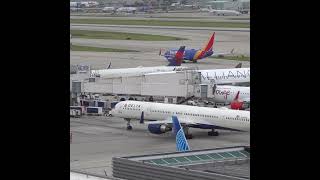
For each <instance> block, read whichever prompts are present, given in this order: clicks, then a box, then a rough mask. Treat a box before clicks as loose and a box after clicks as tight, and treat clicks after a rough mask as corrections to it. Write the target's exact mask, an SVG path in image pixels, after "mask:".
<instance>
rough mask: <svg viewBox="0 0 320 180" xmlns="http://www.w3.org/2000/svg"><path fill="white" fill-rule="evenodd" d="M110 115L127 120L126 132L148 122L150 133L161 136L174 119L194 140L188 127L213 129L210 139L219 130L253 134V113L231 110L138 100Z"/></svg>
mask: <svg viewBox="0 0 320 180" xmlns="http://www.w3.org/2000/svg"><path fill="white" fill-rule="evenodd" d="M111 114H112V115H113V116H116V117H120V118H124V120H126V121H127V129H128V130H131V129H132V126H131V124H130V121H131V120H132V119H140V123H144V120H150V121H152V122H148V123H147V124H148V130H149V131H150V132H151V133H153V134H162V133H165V132H168V131H171V130H172V121H171V119H170V118H171V117H172V116H177V118H179V119H180V123H181V124H182V126H183V128H184V130H185V133H186V136H187V138H188V139H191V138H192V134H190V133H189V132H188V130H189V128H190V127H191V128H200V129H211V131H210V132H208V135H209V136H218V135H219V133H218V132H217V131H215V130H216V129H222V130H231V131H250V112H249V111H241V110H231V109H219V108H208V107H196V106H187V105H176V104H163V103H153V102H139V101H121V102H119V103H117V104H116V106H115V109H113V110H112V112H111Z"/></svg>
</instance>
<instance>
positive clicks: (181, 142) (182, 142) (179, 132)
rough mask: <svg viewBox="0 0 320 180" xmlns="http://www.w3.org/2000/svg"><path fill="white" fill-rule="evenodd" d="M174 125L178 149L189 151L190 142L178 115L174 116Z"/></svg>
mask: <svg viewBox="0 0 320 180" xmlns="http://www.w3.org/2000/svg"><path fill="white" fill-rule="evenodd" d="M172 127H173V133H174V134H175V135H176V145H177V151H181V152H184V151H189V150H190V148H189V144H188V142H187V139H186V136H185V134H184V131H183V128H182V127H181V124H180V122H179V120H178V118H177V116H172Z"/></svg>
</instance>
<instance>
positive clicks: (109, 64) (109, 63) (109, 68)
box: [107, 61, 111, 69]
mask: <svg viewBox="0 0 320 180" xmlns="http://www.w3.org/2000/svg"><path fill="white" fill-rule="evenodd" d="M110 67H111V61H110V63H109V65H108V67H107V69H110Z"/></svg>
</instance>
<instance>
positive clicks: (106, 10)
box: [102, 6, 116, 13]
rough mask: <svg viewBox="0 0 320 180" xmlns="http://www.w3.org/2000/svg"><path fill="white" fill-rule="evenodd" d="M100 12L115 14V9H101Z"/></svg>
mask: <svg viewBox="0 0 320 180" xmlns="http://www.w3.org/2000/svg"><path fill="white" fill-rule="evenodd" d="M102 11H103V12H105V13H110V12H115V11H116V8H115V7H107V6H106V7H104V8H103V9H102Z"/></svg>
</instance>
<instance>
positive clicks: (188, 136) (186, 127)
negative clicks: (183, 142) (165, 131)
mask: <svg viewBox="0 0 320 180" xmlns="http://www.w3.org/2000/svg"><path fill="white" fill-rule="evenodd" d="M183 131H184V134H185V136H186V139H192V138H193V137H192V134H191V133H189V127H188V126H183Z"/></svg>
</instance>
